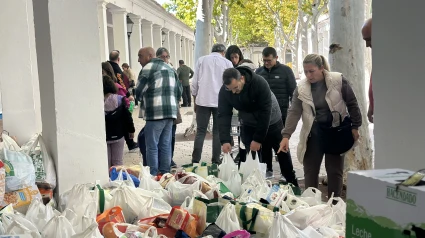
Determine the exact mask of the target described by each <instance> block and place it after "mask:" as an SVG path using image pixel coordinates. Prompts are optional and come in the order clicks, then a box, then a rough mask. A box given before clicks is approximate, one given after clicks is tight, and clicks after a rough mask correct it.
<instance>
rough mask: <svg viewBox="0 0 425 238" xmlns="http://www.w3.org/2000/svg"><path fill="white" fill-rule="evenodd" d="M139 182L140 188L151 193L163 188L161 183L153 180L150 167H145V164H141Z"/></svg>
mask: <svg viewBox="0 0 425 238" xmlns="http://www.w3.org/2000/svg"><path fill="white" fill-rule="evenodd" d="M139 180H140V184H139V188H142V189H146V190H149V191H151V190H154V189H162V188H163V187H162V186H161V184H160V183H158V182H157V181H155V180H153V178H152V176H151V173H150V169H149V167H148V166H143V163H140V173H139Z"/></svg>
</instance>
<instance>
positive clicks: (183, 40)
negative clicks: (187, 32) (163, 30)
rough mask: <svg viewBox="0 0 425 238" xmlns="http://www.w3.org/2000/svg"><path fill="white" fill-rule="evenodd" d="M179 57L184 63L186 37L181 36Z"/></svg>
mask: <svg viewBox="0 0 425 238" xmlns="http://www.w3.org/2000/svg"><path fill="white" fill-rule="evenodd" d="M181 40H182V47H181V59H182V60H184V62H185V63H186V62H187V60H186V37H183V36H182V39H181Z"/></svg>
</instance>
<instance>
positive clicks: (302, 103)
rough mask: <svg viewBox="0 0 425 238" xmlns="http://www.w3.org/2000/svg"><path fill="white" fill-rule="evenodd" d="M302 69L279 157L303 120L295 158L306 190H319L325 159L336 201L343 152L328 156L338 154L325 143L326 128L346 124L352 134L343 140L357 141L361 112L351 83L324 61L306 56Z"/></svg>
mask: <svg viewBox="0 0 425 238" xmlns="http://www.w3.org/2000/svg"><path fill="white" fill-rule="evenodd" d="M303 67H304V74H305V76H306V78H305V79H303V80H301V81H300V82H299V84H298V86H297V88H296V89H295V91H294V95H293V97H292V103H291V106H290V108H289V109H288V115H287V118H286V124H285V128H284V129H283V130H282V135H283V139H282V142H281V143H280V149H279V152H278V153H281V152H283V153H286V152H288V151H289V139H290V137H291V135H292V134H293V133H294V131H295V129H296V127H297V124H298V121H299V120H300V118H302V121H303V125H302V129H301V132H300V139H299V144H298V148H297V156H298V160H299V161H300V162H301V163H302V164H303V166H304V177H305V187H306V188H307V187H315V188H317V187H318V186H319V178H318V176H319V171H320V165H321V164H322V160H323V156H325V167H326V172H327V176H328V196H329V197H330V196H331V194H332V193H334V196H335V197H339V196H341V193H342V187H343V181H342V177H343V171H344V153H345V152H346V151H344V152H342V153H339V152H338V153H334V152H329V151H338V150H341V148H332V147H335V146H337V145H335V144H329V143H327V142H328V141H329V140H328V138H329V137H330V135H331V133H332V132H331V130H330V129H329V128H335V127H339V126H342V125H343V124H347V123H348V128H347V129H348V130H350V129H351V133H350V132H348V133H349V136H348V137H349V138H347V137H344V138H345V139H348V141H349V140H351V141H352V142H354V141H357V140H358V138H359V132H358V128H359V127H360V126H361V125H362V116H361V112H360V108H359V105H358V103H357V99H356V95H355V94H354V92H353V89H352V88H351V86H350V83H349V82H348V81H347V80H346V79H345V77H344V76H343V75H342V74H341V73H338V72H330V70H329V65H328V63H327V61H326V59H325V57H323V56H321V55H317V54H309V55H307V56H306V57H305V59H304V61H303ZM332 135H333V134H332ZM350 136H352V138H351V137H350ZM351 145H352V144H351ZM329 148H331V149H329ZM342 150H345V149H342ZM347 150H349V149H347Z"/></svg>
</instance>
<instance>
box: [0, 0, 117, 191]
mask: <svg viewBox="0 0 425 238" xmlns="http://www.w3.org/2000/svg"><path fill="white" fill-rule="evenodd" d="M33 1H34V3H36V4H34V23H35V39H36V47H37V52H39V54H37V60H38V62H39V64H38V69H39V70H38V73H39V78H40V95H41V117H42V120H43V137H44V139H45V142H46V146H47V150H48V152H50V155H51V156H52V158H53V159H54V162H55V166H56V173H57V175H58V177H57V179H58V186H57V187H56V192H57V193H58V194H61V193H63V192H65V191H66V190H68V189H70V188H71V187H72V186H73V185H74V184H76V183H89V182H91V183H93V182H94V181H95V180H100V182H101V184H103V183H105V182H107V181H108V179H109V178H108V162H107V161H108V157H107V153H106V152H107V149H106V138H105V137H106V135H105V117H104V111H103V97H102V76H101V70H100V62H101V58H100V49H99V40H100V39H99V26H98V21H97V14H96V13H97V10H98V6H97V2H96V1H75V0H61V1H55V0H33ZM10 2H23V1H16V0H10ZM18 6H20V5H19V4H18V3H17V4H16V7H12V6H11V7H10V8H9V7H8V8H2V9H9V11H10V9H13V11H10V12H11V15H10V17H11V18H9V19H12V18H13V19H15V20H16V16H17V15H16V14H17V12H16V9H18V8H19V7H18ZM27 12H30V11H27ZM12 14H13V15H12ZM0 15H1V16H3V14H0ZM76 16H78V17H76ZM18 19H19V18H18ZM25 19H31V18H25ZM0 22H3V21H0ZM9 25H10V24H9ZM0 29H3V27H1V28H0ZM16 29H17V28H16V25H15V24H13V30H14V31H15V32H21V31H16ZM22 32H24V31H22ZM25 33H27V32H26V31H25ZM2 35H3V34H2ZM2 40H3V39H2ZM18 40H27V38H26V37H15V38H14V41H18ZM23 45H25V44H23ZM27 45H28V44H27ZM21 46H22V45H21ZM14 51H15V52H14V53H15V54H16V55H17V57H18V56H19V57H20V58H22V54H19V53H17V52H16V49H14ZM8 60H10V59H8ZM21 61H22V60H21ZM11 62H13V61H11ZM22 68H25V67H22ZM22 68H21V70H22ZM9 71H10V68H9ZM14 71H15V72H14V73H15V74H16V71H17V70H14ZM4 72H7V71H3V73H4ZM15 76H16V75H15ZM15 78H16V77H15ZM9 80H11V78H9ZM19 87H20V85H16V83H15V86H14V87H12V88H15V89H16V88H19ZM15 95H16V92H15ZM22 96H24V97H25V96H27V95H22ZM15 101H17V102H20V101H23V100H22V98H18V100H15ZM20 126H22V125H20ZM27 133H28V134H30V132H27Z"/></svg>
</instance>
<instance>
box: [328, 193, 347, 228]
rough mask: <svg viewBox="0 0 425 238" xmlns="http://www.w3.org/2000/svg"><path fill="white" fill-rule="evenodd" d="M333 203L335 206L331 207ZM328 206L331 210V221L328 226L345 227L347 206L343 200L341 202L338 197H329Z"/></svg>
mask: <svg viewBox="0 0 425 238" xmlns="http://www.w3.org/2000/svg"><path fill="white" fill-rule="evenodd" d="M335 202H336V204H335V205H333V203H335ZM328 205H329V206H330V207H331V208H332V211H333V215H332V219H331V221H330V222H329V224H328V226H333V225H341V226H343V227H345V216H346V208H347V205H346V204H345V202H344V200H342V198H340V197H331V198H330V199H329V201H328Z"/></svg>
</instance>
